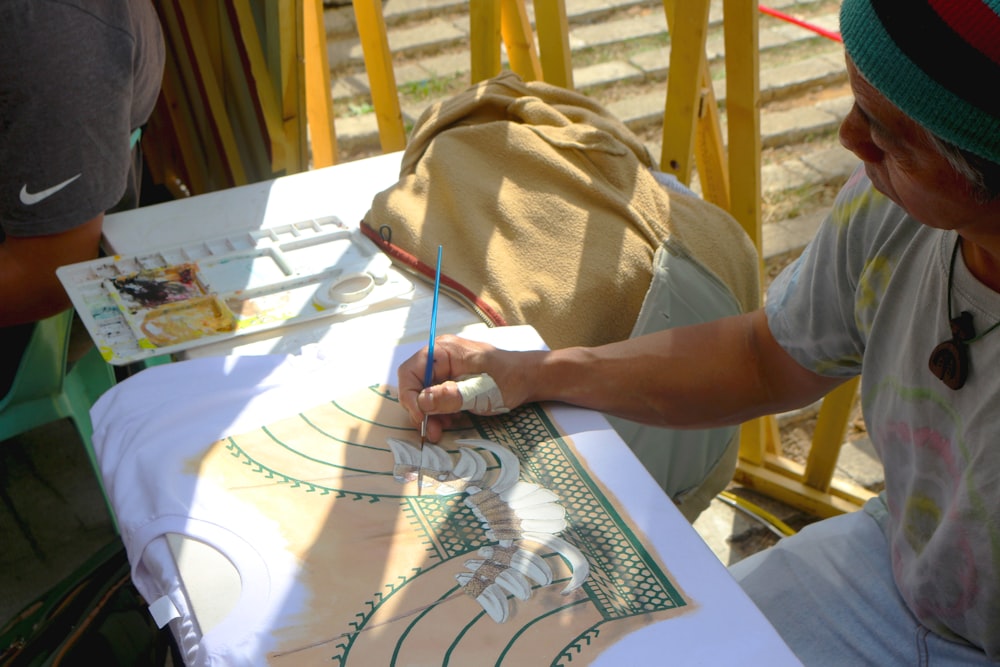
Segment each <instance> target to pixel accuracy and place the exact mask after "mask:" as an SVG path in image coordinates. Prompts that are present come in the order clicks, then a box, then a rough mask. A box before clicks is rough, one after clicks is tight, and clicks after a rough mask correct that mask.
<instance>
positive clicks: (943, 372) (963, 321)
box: [928, 311, 976, 389]
mask: <svg viewBox="0 0 1000 667" xmlns="http://www.w3.org/2000/svg"><path fill="white" fill-rule="evenodd" d="M951 335H952V338H951V340H946V341H944V342H943V343H940V344H938V346H937V347H935V348H934V351H933V352H931V358H930V360H929V362H928V366H929V367H930V369H931V372H932V373H934V375H935V376H937V377H938V378H939V379H940V380H941V381H942V382H944V383H945V384H946V385H948V386H949V387H950V388H952V389H961V388H962V386H963V385H964V384H965V381H966V380H967V379H968V378H969V348H968V345H966V341H968V340H971V339H973V338H975V337H976V330H975V327H974V326H973V324H972V314H971V313H969V312H967V311H962V313H961V314H960V315H959V316H958V317H955V318H952V320H951Z"/></svg>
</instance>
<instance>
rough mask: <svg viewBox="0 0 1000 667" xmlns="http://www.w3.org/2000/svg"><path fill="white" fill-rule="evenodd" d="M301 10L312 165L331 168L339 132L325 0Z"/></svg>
mask: <svg viewBox="0 0 1000 667" xmlns="http://www.w3.org/2000/svg"><path fill="white" fill-rule="evenodd" d="M302 11H303V12H304V15H303V29H304V31H305V35H304V39H305V59H306V81H305V83H306V114H307V119H308V124H309V143H310V147H311V149H312V166H313V167H314V168H319V167H329V166H330V165H332V164H336V162H337V131H336V128H335V127H334V122H333V118H334V116H333V94H332V92H331V89H330V56H329V54H328V52H327V48H326V24H325V23H324V21H323V0H305V4H304V6H303V9H302Z"/></svg>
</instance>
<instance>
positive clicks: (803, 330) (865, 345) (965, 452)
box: [767, 170, 1000, 660]
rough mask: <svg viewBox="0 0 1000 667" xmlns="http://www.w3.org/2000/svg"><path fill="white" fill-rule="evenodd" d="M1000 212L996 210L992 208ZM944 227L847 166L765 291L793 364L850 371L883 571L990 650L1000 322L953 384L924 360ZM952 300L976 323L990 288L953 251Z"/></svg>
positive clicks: (997, 588)
mask: <svg viewBox="0 0 1000 667" xmlns="http://www.w3.org/2000/svg"><path fill="white" fill-rule="evenodd" d="M997 222H998V224H1000V220H998V221H997ZM956 240H957V236H956V234H955V233H954V232H951V231H941V230H936V229H931V228H930V227H926V226H924V225H922V224H920V223H919V222H917V221H916V220H914V219H913V218H912V217H910V216H909V215H908V214H907V213H906V212H905V211H903V210H902V209H901V208H899V207H898V206H896V205H895V204H893V203H892V202H891V201H890V200H889V199H888V198H886V197H885V196H884V195H882V194H880V193H878V192H877V191H875V190H874V189H873V188H872V185H871V183H870V181H869V180H868V178H867V177H866V176H865V175H864V173H863V171H861V170H859V171H858V172H856V173H855V174H854V175H853V176H852V178H851V180H850V181H849V182H848V184H847V186H846V187H845V188H844V190H843V192H841V194H840V195H839V197H838V199H837V202H836V204H835V206H834V209H833V211H832V213H831V215H830V217H829V219H828V220H827V221H826V222H825V223H824V224H823V225H822V227H821V229H820V231H819V232H818V234H817V236H816V238H815V239H814V240H813V242H812V243H811V244H810V245H809V247H808V248H807V249H806V251H805V252H804V254H803V255H802V257H801V258H800V259H799V260H798V261H797V262H796V263H794V264H793V265H791V266H789V267H788V268H787V269H786V270H785V271H784V273H783V274H782V275H781V276H780V277H779V278H778V279H776V281H775V282H774V283H773V284H772V286H771V288H770V289H769V291H768V298H767V313H768V319H769V322H770V327H771V331H772V332H773V334H774V336H775V338H776V339H777V341H778V342H779V343H780V344H781V345H782V346H783V347H784V348H785V349H786V350H787V351H788V352H789V353H790V354H791V355H792V356H793V357H794V358H795V359H797V360H798V361H799V363H801V364H802V365H804V366H805V367H807V368H810V369H812V370H813V371H815V372H817V373H820V374H824V375H831V376H844V377H847V376H852V375H856V374H858V373H861V376H862V381H861V384H862V389H861V397H862V407H863V410H864V417H865V422H866V424H867V428H868V432H869V435H870V437H871V440H872V442H873V443H874V445H875V448H876V449H877V451H878V453H879V455H880V456H881V458H882V462H883V464H884V466H885V483H886V488H885V491H884V492H883V493H882V494H881V496H880V497H879V498H878V499H876V500H874V501H872V502H869V504H868V505H867V506H866V510H867V511H869V512H870V513H871V514H872V515H873V516H875V518H876V519H877V520H878V521H879V522H880V524H881V525H882V527H883V529H884V530H885V533H886V536H887V538H888V541H889V545H890V549H891V558H892V567H893V572H894V575H895V579H896V584H897V585H898V587H899V590H900V592H901V594H902V596H903V598H904V599H905V600H906V603H907V605H908V606H909V608H910V609H911V610H912V611H913V613H914V615H915V616H916V617H917V618H918V619H919V620H920V621H921V623H923V624H924V625H925V626H926V627H928V628H930V629H931V630H933V631H934V632H936V633H938V634H940V635H942V636H944V637H947V638H950V639H955V640H966V641H968V642H969V643H971V644H973V645H975V646H979V647H980V648H982V649H983V650H984V651H985V652H986V653H987V655H989V656H990V657H991V658H993V659H995V660H996V659H1000V328H998V329H996V330H994V331H992V332H990V333H988V334H986V335H985V336H984V337H983V338H982V339H980V340H976V341H974V342H972V343H971V344H970V345H969V347H968V352H969V360H970V364H971V371H970V374H969V378H968V380H967V382H966V384H965V386H964V387H962V388H961V389H959V390H953V389H950V388H948V387H947V386H945V384H944V383H943V382H942V381H941V380H939V379H938V378H937V377H935V376H934V375H933V374H932V373H931V371H930V369H929V367H928V359H929V357H930V355H931V351H932V350H933V349H934V348H935V346H936V345H937V344H938V343H940V342H942V341H944V340H947V339H950V338H951V330H950V327H949V323H948V312H949V311H948V274H949V264H950V260H951V255H952V250H953V248H954V247H955V243H956ZM951 292H952V294H951V301H952V305H951V308H952V313H953V314H954V315H957V314H958V313H959V312H960V311H968V312H970V313H971V314H972V316H973V321H974V324H975V327H976V331H977V332H982V331H986V330H987V329H988V328H989V327H990V326H992V325H993V324H994V323H996V322H998V321H1000V294H998V293H997V292H994V291H992V290H991V289H989V288H988V287H986V286H985V285H983V284H982V283H980V282H979V281H978V280H977V279H976V278H975V277H974V276H973V275H972V274H971V273H970V272H969V271H968V269H967V268H966V266H965V263H964V262H963V261H962V258H961V255H959V256H958V257H957V258H956V262H955V270H954V278H953V285H952V288H951Z"/></svg>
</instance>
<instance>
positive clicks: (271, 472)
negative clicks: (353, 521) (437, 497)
mask: <svg viewBox="0 0 1000 667" xmlns="http://www.w3.org/2000/svg"><path fill="white" fill-rule="evenodd" d="M227 440H229V447H228V448H229V449H233V450H236V452H237V453H238V455H239V456H241V457H243V458H244V459H246V462H247V463H246V464H247V465H253V466H256V467H257V468H258V469H259V471H260V472H262V473H267V474H268V476H270V477H276V478H278V479H279V480H281V481H282V482H284V483H288V484H291V485H292V488H295V487H303V488H304V489H305V491H306V493H311V492H313V491H321V492H323V493H324V495H325V494H326V493H334V494H338V495H339V496H340V497H343V498H346V497H348V496H354V498H355V500H364V499H368V501H369V502H380V501H382V500H384V499H394V500H398V499H401V498H405V497H406V496H402V495H399V496H393V495H389V494H375V493H364V492H362V491H352V490H349V489H339V488H334V487H332V486H323V485H322V484H316V483H315V482H308V481H306V480H304V479H296V478H295V477H291V476H289V475H286V474H285V473H283V472H281V471H280V470H277V469H275V468H271V467H268V466H266V465H264V464H263V463H261V462H260V461H258V460H257V459H255V458H253V457H252V456H250V455H249V454H247V453H246V451H245V450H244V449H243V448H242V447H240V446H239V445H238V444H236V440H235V439H233V438H232V437H230V438H227ZM373 474H374V473H373ZM378 474H382V473H378ZM385 474H389V473H385Z"/></svg>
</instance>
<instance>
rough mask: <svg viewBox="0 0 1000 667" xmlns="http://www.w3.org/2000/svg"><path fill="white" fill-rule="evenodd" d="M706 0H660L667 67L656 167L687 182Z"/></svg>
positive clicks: (698, 97)
mask: <svg viewBox="0 0 1000 667" xmlns="http://www.w3.org/2000/svg"><path fill="white" fill-rule="evenodd" d="M708 6H709V2H708V0H683V2H674V1H673V0H664V2H663V7H664V10H665V11H666V14H667V25H668V26H669V29H670V68H669V76H668V77H667V100H666V105H665V109H664V113H663V148H662V154H661V157H660V169H661V170H662V171H664V172H666V173H668V174H673V175H674V176H676V177H677V178H678V180H680V181H681V182H682V183H684V184H687V185H690V183H691V172H692V167H693V162H694V159H693V158H694V140H695V139H694V138H695V124H696V122H697V117H698V109H699V107H700V99H701V91H700V85H699V84H700V82H701V76H702V66H703V63H704V61H705V39H706V36H707V32H708Z"/></svg>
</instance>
